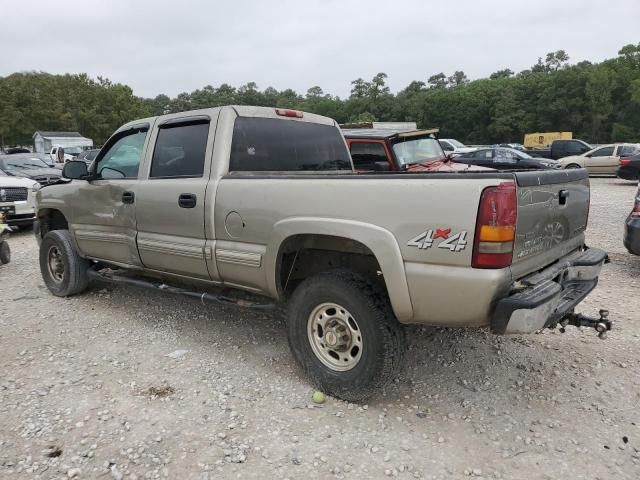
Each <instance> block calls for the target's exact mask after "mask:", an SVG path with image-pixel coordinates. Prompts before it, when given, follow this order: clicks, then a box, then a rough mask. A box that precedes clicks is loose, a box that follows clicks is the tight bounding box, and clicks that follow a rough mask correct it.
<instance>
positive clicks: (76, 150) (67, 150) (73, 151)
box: [62, 147, 82, 155]
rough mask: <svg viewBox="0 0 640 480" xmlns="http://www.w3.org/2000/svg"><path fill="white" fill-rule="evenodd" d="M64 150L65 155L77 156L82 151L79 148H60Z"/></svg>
mask: <svg viewBox="0 0 640 480" xmlns="http://www.w3.org/2000/svg"><path fill="white" fill-rule="evenodd" d="M62 148H64V153H66V154H67V155H78V154H79V153H80V152H82V149H81V148H80V147H62Z"/></svg>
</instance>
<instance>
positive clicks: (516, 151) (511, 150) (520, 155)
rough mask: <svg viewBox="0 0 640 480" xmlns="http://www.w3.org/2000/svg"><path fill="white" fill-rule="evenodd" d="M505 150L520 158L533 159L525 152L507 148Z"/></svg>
mask: <svg viewBox="0 0 640 480" xmlns="http://www.w3.org/2000/svg"><path fill="white" fill-rule="evenodd" d="M505 150H507V151H509V152H511V153H513V154H514V155H515V156H517V157H518V158H533V157H532V156H531V155H529V154H528V153H527V152H523V151H522V150H516V149H515V148H505Z"/></svg>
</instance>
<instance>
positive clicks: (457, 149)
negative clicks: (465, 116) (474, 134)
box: [438, 138, 477, 155]
mask: <svg viewBox="0 0 640 480" xmlns="http://www.w3.org/2000/svg"><path fill="white" fill-rule="evenodd" d="M438 141H439V142H440V145H442V149H443V150H444V151H445V152H447V153H452V154H454V155H456V154H459V153H469V152H475V151H476V150H477V148H475V147H467V146H466V145H465V144H464V143H462V142H459V141H458V140H456V139H455V138H439V139H438Z"/></svg>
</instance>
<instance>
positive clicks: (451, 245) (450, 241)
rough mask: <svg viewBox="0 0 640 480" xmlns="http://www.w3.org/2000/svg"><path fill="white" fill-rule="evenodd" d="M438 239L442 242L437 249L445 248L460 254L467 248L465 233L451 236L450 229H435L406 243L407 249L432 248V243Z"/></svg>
mask: <svg viewBox="0 0 640 480" xmlns="http://www.w3.org/2000/svg"><path fill="white" fill-rule="evenodd" d="M438 238H442V239H443V240H442V241H441V242H440V243H438V245H437V248H447V249H449V251H451V252H460V251H462V250H464V249H465V247H466V246H467V232H466V231H462V232H459V233H455V234H453V235H451V229H450V228H436V229H435V231H434V230H427V231H426V232H422V233H421V234H420V235H418V236H417V237H414V238H412V239H411V240H409V241H408V242H407V247H417V248H421V249H427V248H430V247H432V246H433V243H434V241H435V240H437V239H438Z"/></svg>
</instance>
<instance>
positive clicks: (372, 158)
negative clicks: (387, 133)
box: [351, 142, 388, 169]
mask: <svg viewBox="0 0 640 480" xmlns="http://www.w3.org/2000/svg"><path fill="white" fill-rule="evenodd" d="M351 159H352V160H353V165H354V166H355V168H367V169H371V168H375V167H376V162H384V163H385V164H386V163H388V160H387V152H386V151H385V149H384V145H382V144H381V143H375V142H353V143H352V144H351Z"/></svg>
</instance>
